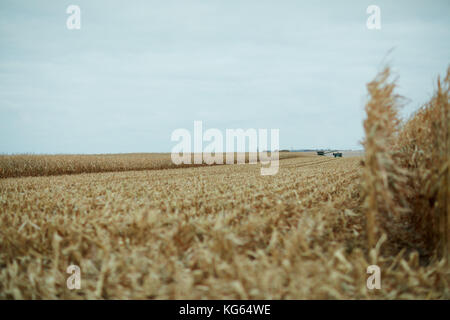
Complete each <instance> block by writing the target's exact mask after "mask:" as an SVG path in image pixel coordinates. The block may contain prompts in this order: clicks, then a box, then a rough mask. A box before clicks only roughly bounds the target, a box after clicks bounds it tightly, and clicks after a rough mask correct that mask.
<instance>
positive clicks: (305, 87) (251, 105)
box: [0, 0, 450, 153]
mask: <svg viewBox="0 0 450 320" xmlns="http://www.w3.org/2000/svg"><path fill="white" fill-rule="evenodd" d="M71 4H75V5H79V6H80V8H81V29H80V30H68V29H67V27H66V19H67V17H68V16H69V15H68V14H67V13H66V8H67V7H68V6H69V5H71ZM371 4H375V5H378V6H379V7H380V9H381V30H368V29H367V28H366V20H367V18H368V16H369V15H368V14H367V13H366V8H367V6H368V5H371ZM449 18H450V1H448V0H444V1H374V0H372V1H361V0H358V1H321V2H319V1H310V2H308V3H307V2H306V1H300V0H296V1H275V0H271V1H262V0H255V1H248V0H239V1H238V0H235V1H234V0H233V1H230V0H226V1H225V0H223V1H211V0H201V1H191V0H183V1H181V0H179V1H166V0H164V1H148V0H147V1H134V0H133V1H93V0H86V1H82V0H71V1H43V0H39V1H18V0H11V1H9V0H8V1H7V0H1V1H0V153H24V152H32V153H116V152H158V151H161V152H169V151H170V150H171V149H172V147H173V146H174V145H175V144H176V143H175V142H171V141H170V135H171V133H172V131H173V130H175V129H177V128H186V129H189V130H191V131H193V122H194V120H202V121H203V126H204V129H207V128H213V127H214V128H219V129H222V130H224V129H225V128H244V129H246V128H267V129H270V128H279V129H280V146H281V148H291V147H293V148H326V147H330V148H338V149H358V148H361V146H360V144H359V142H360V141H361V139H362V138H363V129H362V120H363V118H364V111H363V109H364V101H365V97H366V87H365V85H366V83H367V82H368V81H370V80H371V79H372V78H373V77H374V76H375V74H376V72H377V71H378V70H380V68H381V67H382V65H383V61H389V62H390V63H391V65H392V66H393V67H394V70H395V72H396V74H397V75H398V76H399V85H400V88H399V93H401V94H403V95H405V96H406V97H408V98H409V99H410V100H411V102H410V103H409V104H408V105H407V106H406V107H405V108H404V110H403V112H402V113H403V114H404V115H408V114H411V112H413V111H414V110H416V109H417V108H418V107H419V106H420V105H421V104H422V103H423V102H425V101H426V100H427V99H428V98H429V97H430V96H431V94H432V92H433V87H434V83H435V79H436V77H437V75H438V74H443V73H444V72H445V70H446V68H447V66H448V65H449V63H450V28H449V27H450V19H449ZM392 48H394V50H393V52H392V53H391V54H390V55H389V56H388V58H387V59H386V58H385V57H386V54H387V53H388V51H389V50H390V49H392Z"/></svg>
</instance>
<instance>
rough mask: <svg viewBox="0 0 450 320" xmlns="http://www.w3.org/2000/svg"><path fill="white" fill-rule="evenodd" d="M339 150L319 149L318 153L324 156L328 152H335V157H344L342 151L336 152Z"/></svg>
mask: <svg viewBox="0 0 450 320" xmlns="http://www.w3.org/2000/svg"><path fill="white" fill-rule="evenodd" d="M336 151H337V150H332V151H323V150H320V151H317V155H318V156H324V155H326V154H328V153H332V152H333V156H334V157H335V158H337V157H339V158H342V152H336Z"/></svg>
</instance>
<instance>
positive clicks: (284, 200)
mask: <svg viewBox="0 0 450 320" xmlns="http://www.w3.org/2000/svg"><path fill="white" fill-rule="evenodd" d="M361 160H362V158H360V157H353V158H341V159H332V158H322V157H318V156H311V155H306V156H302V157H298V158H292V159H285V160H281V162H280V170H279V172H278V174H277V175H274V176H261V175H260V171H259V166H260V165H259V164H258V165H249V164H246V165H223V166H208V167H197V168H184V169H167V170H149V171H127V172H108V173H87V174H79V175H60V176H48V177H20V178H7V179H2V180H0V191H1V193H0V197H1V198H0V210H1V219H0V223H1V225H0V230H1V233H0V246H1V247H0V249H1V250H0V265H1V271H0V298H2V299H11V298H14V299H130V298H133V299H204V298H207V299H314V298H324V299H330V298H331V299H334V298H339V299H341V298H350V299H352V298H356V299H360V298H361V299H379V298H389V299H393V298H402V299H408V298H433V299H436V298H447V299H448V298H449V291H448V280H449V273H448V268H446V266H445V264H443V263H441V262H435V263H427V264H426V265H423V264H422V265H421V263H420V261H419V257H418V255H417V253H416V252H412V253H411V254H407V253H406V252H405V251H402V252H399V253H398V254H397V255H393V256H383V255H381V251H382V250H383V248H384V246H386V245H389V243H385V242H383V241H384V240H383V238H381V240H380V241H378V244H377V246H376V248H375V249H373V250H372V251H370V252H369V251H368V250H367V241H366V225H365V216H364V211H363V210H362V200H363V198H362V189H361V184H360V179H361V173H362V165H361ZM71 264H75V265H78V266H80V269H81V276H82V287H81V289H80V290H72V291H71V290H68V288H67V286H66V280H67V277H68V274H67V273H66V269H67V267H68V266H69V265H71ZM371 264H377V265H378V266H379V267H380V268H381V270H382V286H383V287H382V289H381V290H368V289H367V286H366V280H367V277H368V275H367V273H366V268H367V266H369V265H371Z"/></svg>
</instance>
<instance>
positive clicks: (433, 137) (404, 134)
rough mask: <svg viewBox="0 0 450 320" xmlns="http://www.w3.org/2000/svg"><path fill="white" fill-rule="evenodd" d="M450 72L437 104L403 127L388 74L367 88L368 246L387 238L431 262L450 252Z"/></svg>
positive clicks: (386, 71)
mask: <svg viewBox="0 0 450 320" xmlns="http://www.w3.org/2000/svg"><path fill="white" fill-rule="evenodd" d="M449 83H450V68H449V70H448V71H447V76H446V77H445V79H444V81H443V82H442V81H441V80H440V79H438V84H437V89H436V92H435V94H434V96H433V97H432V98H431V100H430V101H429V102H428V103H427V104H425V105H424V106H423V107H422V108H421V109H420V110H419V111H418V112H416V113H415V114H414V115H413V116H412V117H411V118H410V119H409V120H408V121H406V122H405V123H403V124H402V123H401V121H400V118H399V115H398V110H399V108H400V106H401V97H400V96H398V95H396V94H395V93H394V89H395V87H396V84H395V81H392V80H390V70H389V68H385V69H384V70H383V71H382V72H381V73H379V74H378V75H377V77H376V78H375V79H374V80H373V81H372V82H370V83H369V84H368V85H367V89H368V93H369V99H368V102H367V104H366V107H365V110H366V113H367V118H366V119H365V121H364V129H365V134H366V137H365V140H364V142H363V144H364V147H365V152H366V156H365V162H364V163H365V166H364V171H363V177H364V180H363V184H364V191H365V210H366V216H367V235H368V244H369V247H370V248H373V247H374V245H375V243H376V241H377V239H378V237H379V236H380V234H381V233H386V234H387V235H388V238H389V237H390V238H391V239H392V238H397V239H396V240H397V241H398V240H399V239H398V238H399V237H400V238H401V239H400V241H398V242H399V243H400V246H404V245H406V246H409V247H413V248H419V249H420V251H421V253H422V254H423V255H425V256H430V255H432V254H433V252H435V249H437V250H438V251H437V253H438V254H439V256H441V257H447V261H448V251H449V250H448V249H449V217H448V215H449V211H450V207H449V206H450V204H449V201H448V199H449V197H450V191H449V150H450V147H449V140H450V138H449V130H448V126H449V121H450V119H449V113H450V112H449Z"/></svg>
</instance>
